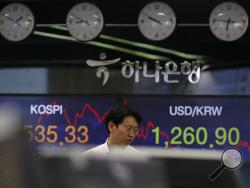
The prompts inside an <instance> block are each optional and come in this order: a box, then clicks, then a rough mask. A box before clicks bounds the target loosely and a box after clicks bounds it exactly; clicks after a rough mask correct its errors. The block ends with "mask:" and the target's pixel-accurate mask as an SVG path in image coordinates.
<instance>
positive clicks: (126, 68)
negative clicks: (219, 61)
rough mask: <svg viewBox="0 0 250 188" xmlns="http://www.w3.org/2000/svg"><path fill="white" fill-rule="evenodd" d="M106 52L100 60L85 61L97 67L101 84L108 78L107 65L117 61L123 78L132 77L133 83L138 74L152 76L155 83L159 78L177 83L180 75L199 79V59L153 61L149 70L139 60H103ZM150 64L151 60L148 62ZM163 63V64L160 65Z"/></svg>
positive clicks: (191, 81) (192, 79) (194, 82)
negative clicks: (177, 61)
mask: <svg viewBox="0 0 250 188" xmlns="http://www.w3.org/2000/svg"><path fill="white" fill-rule="evenodd" d="M105 59H106V54H105V53H101V54H100V60H93V59H88V60H87V61H86V63H87V65H88V66H89V67H98V68H97V70H96V76H97V78H100V79H101V78H102V79H103V81H102V85H105V84H106V83H107V82H108V80H109V75H110V74H109V69H108V68H107V66H108V65H112V64H116V63H118V62H120V63H121V65H122V68H121V74H122V76H123V77H124V78H131V77H134V81H135V83H139V82H140V76H143V77H146V78H154V81H155V83H159V82H160V80H161V79H163V81H164V82H165V83H179V82H180V80H179V79H180V77H183V75H184V76H187V80H188V81H189V82H190V83H192V84H196V83H198V81H199V80H200V72H201V68H200V64H201V61H200V60H195V61H192V62H188V61H183V62H181V63H179V64H177V63H175V62H174V61H168V62H165V64H164V63H163V62H160V61H154V65H155V66H154V70H153V71H151V70H149V68H148V67H149V63H148V62H145V61H144V62H140V61H129V60H126V61H121V58H116V59H111V60H105ZM150 64H152V62H151V63H150ZM162 65H163V66H162ZM161 76H162V78H161Z"/></svg>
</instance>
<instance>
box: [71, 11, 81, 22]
mask: <svg viewBox="0 0 250 188" xmlns="http://www.w3.org/2000/svg"><path fill="white" fill-rule="evenodd" d="M71 15H72V16H74V17H75V18H77V19H78V20H80V21H77V22H76V23H82V22H83V19H82V18H80V17H79V16H77V15H75V14H73V13H71Z"/></svg>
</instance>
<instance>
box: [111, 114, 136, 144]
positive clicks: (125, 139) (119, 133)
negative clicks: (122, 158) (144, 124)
mask: <svg viewBox="0 0 250 188" xmlns="http://www.w3.org/2000/svg"><path fill="white" fill-rule="evenodd" d="M109 130H110V139H111V142H112V143H113V144H115V145H123V146H127V145H129V144H130V143H131V142H132V141H133V140H134V138H135V137H136V135H137V133H138V130H139V128H138V123H137V121H136V119H135V118H134V117H133V116H127V117H125V118H124V119H123V121H122V122H121V123H120V124H119V125H115V124H114V123H111V125H110V126H109Z"/></svg>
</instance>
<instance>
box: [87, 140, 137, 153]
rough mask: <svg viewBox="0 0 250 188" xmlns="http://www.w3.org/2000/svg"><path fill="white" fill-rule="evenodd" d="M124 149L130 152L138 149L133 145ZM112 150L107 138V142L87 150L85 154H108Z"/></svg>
mask: <svg viewBox="0 0 250 188" xmlns="http://www.w3.org/2000/svg"><path fill="white" fill-rule="evenodd" d="M124 151H128V152H134V151H137V150H136V149H135V148H133V147H132V146H126V147H125V148H124ZM109 152H110V149H109V147H108V139H107V140H106V142H105V143H104V144H101V145H99V146H96V147H94V148H92V149H90V150H88V151H86V152H84V153H83V154H84V155H85V154H101V155H108V153H109Z"/></svg>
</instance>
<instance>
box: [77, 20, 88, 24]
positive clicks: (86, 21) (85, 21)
mask: <svg viewBox="0 0 250 188" xmlns="http://www.w3.org/2000/svg"><path fill="white" fill-rule="evenodd" d="M82 22H84V23H86V24H87V25H90V24H89V22H88V20H81V21H76V23H82Z"/></svg>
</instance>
